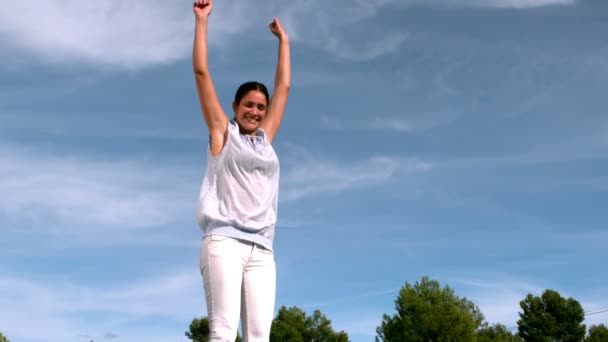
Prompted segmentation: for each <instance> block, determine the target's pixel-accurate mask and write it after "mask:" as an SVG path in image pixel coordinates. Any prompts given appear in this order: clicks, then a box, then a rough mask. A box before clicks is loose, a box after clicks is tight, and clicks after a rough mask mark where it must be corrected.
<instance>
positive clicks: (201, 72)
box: [193, 65, 209, 78]
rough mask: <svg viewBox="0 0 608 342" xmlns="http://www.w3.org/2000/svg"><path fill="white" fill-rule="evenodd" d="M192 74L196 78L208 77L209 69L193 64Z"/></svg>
mask: <svg viewBox="0 0 608 342" xmlns="http://www.w3.org/2000/svg"><path fill="white" fill-rule="evenodd" d="M193 71H194V76H195V77H196V78H207V77H209V70H207V69H205V68H201V67H198V66H196V65H195V66H194V70H193Z"/></svg>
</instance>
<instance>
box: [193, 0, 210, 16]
mask: <svg viewBox="0 0 608 342" xmlns="http://www.w3.org/2000/svg"><path fill="white" fill-rule="evenodd" d="M212 9H213V0H196V1H195V2H194V14H195V15H196V18H197V19H207V17H209V15H210V14H211V10H212Z"/></svg>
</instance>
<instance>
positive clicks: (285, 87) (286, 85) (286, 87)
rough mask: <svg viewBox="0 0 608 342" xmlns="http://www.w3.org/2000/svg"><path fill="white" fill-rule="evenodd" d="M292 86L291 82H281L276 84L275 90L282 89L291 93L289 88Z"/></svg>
mask: <svg viewBox="0 0 608 342" xmlns="http://www.w3.org/2000/svg"><path fill="white" fill-rule="evenodd" d="M290 87H291V85H290V83H289V82H281V83H279V84H277V85H276V86H275V90H278V89H281V90H282V91H284V92H286V93H289V88H290Z"/></svg>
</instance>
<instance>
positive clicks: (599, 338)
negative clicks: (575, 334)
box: [585, 324, 608, 342]
mask: <svg viewBox="0 0 608 342" xmlns="http://www.w3.org/2000/svg"><path fill="white" fill-rule="evenodd" d="M606 341H608V327H606V326H605V325H603V324H600V325H592V326H591V327H589V335H588V336H587V337H586V338H585V342H606Z"/></svg>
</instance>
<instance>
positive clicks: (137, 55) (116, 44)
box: [0, 0, 247, 68]
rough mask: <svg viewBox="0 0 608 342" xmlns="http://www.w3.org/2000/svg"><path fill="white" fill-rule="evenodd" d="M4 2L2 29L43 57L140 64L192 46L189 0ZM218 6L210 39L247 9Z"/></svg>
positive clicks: (236, 24) (233, 26) (165, 59)
mask: <svg viewBox="0 0 608 342" xmlns="http://www.w3.org/2000/svg"><path fill="white" fill-rule="evenodd" d="M2 7H3V10H2V12H0V32H2V33H4V36H5V37H6V38H8V40H9V41H10V42H11V43H12V44H13V45H15V46H18V47H21V48H24V49H26V50H27V51H29V52H31V53H33V54H34V55H37V56H38V57H40V58H41V59H43V60H45V61H51V62H55V61H61V62H67V63H72V62H85V63H93V64H101V65H112V66H119V67H126V68H137V67H140V66H145V65H149V64H157V63H169V62H172V61H175V60H177V59H181V58H184V57H185V56H186V55H188V54H189V51H190V49H191V46H192V35H193V28H194V14H193V12H192V9H191V2H186V3H181V4H177V3H175V2H165V1H147V2H138V1H122V0H101V1H96V2H89V1H77V0H49V1H44V2H38V1H32V0H23V1H5V2H3V4H2ZM217 7H219V8H218V9H217V10H214V30H213V34H210V39H213V40H214V41H215V40H221V39H222V37H223V36H224V35H225V34H230V33H233V32H239V31H242V30H243V28H244V27H245V26H246V23H247V21H246V20H244V15H245V14H246V12H245V10H246V9H245V8H243V7H242V6H238V4H230V3H226V4H223V3H222V5H221V6H217Z"/></svg>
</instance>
